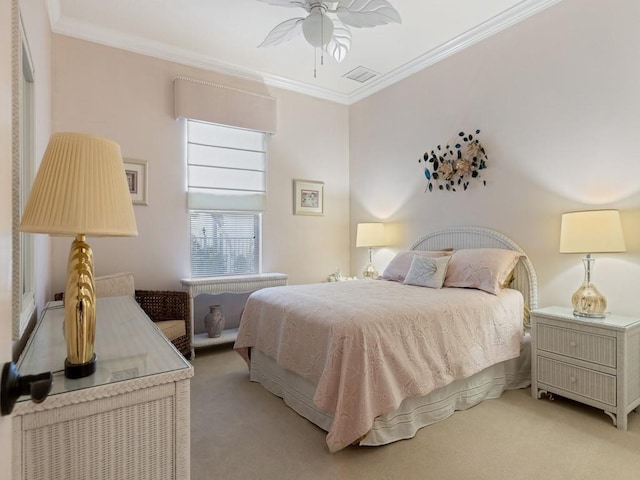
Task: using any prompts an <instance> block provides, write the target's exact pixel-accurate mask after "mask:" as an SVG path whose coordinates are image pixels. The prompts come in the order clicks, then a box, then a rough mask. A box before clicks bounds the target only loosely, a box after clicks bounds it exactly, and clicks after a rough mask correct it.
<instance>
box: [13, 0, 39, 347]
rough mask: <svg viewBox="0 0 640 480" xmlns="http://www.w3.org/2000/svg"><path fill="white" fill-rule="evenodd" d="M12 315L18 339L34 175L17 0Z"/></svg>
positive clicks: (30, 271) (28, 76) (27, 59)
mask: <svg viewBox="0 0 640 480" xmlns="http://www.w3.org/2000/svg"><path fill="white" fill-rule="evenodd" d="M12 12H13V18H12V42H11V43H12V49H13V51H12V55H11V76H12V88H11V91H12V95H11V97H12V112H13V113H12V125H11V132H12V139H11V152H12V163H13V168H12V171H13V178H12V182H13V189H12V221H13V229H12V230H13V231H12V249H13V254H12V272H13V273H12V285H13V287H12V317H13V319H12V320H13V322H12V325H13V340H14V341H15V340H19V339H20V337H21V336H22V334H23V333H24V331H25V330H26V328H27V326H28V325H29V322H30V321H31V319H32V318H33V316H34V315H35V314H36V305H35V295H34V287H35V260H34V258H35V244H34V238H33V234H27V233H21V232H19V231H18V226H19V225H20V217H21V216H22V211H23V209H24V205H25V203H26V201H27V198H28V196H29V190H30V188H31V183H32V181H33V177H34V170H35V161H34V98H33V96H34V80H35V77H34V69H33V62H32V61H31V54H30V51H29V44H28V42H27V38H26V35H25V29H24V26H23V24H22V17H21V16H20V10H19V7H18V0H12Z"/></svg>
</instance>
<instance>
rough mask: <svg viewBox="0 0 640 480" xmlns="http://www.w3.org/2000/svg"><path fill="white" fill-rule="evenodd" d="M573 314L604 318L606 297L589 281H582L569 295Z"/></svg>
mask: <svg viewBox="0 0 640 480" xmlns="http://www.w3.org/2000/svg"><path fill="white" fill-rule="evenodd" d="M571 303H572V304H573V314H574V315H578V316H580V317H587V318H605V317H606V315H605V313H604V312H605V310H606V309H607V299H606V298H605V296H604V295H602V294H601V293H600V292H599V291H598V289H597V288H596V286H595V285H594V284H593V283H591V282H584V283H583V284H582V285H580V288H578V290H576V292H575V293H574V294H573V296H572V297H571Z"/></svg>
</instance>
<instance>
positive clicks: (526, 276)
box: [234, 227, 537, 452]
mask: <svg viewBox="0 0 640 480" xmlns="http://www.w3.org/2000/svg"><path fill="white" fill-rule="evenodd" d="M402 254H403V255H405V263H406V258H409V259H411V263H410V269H409V270H408V271H403V275H404V276H403V277H402V281H398V279H397V278H393V279H390V277H389V274H387V272H388V271H391V270H393V269H392V268H390V267H391V264H390V266H389V267H387V269H385V275H386V279H377V280H354V281H347V282H335V283H323V284H316V285H292V286H286V287H273V288H268V289H263V290H259V291H257V292H255V293H253V294H251V296H250V297H249V299H248V300H247V304H246V306H245V309H244V312H243V315H242V319H241V322H240V328H239V332H238V337H237V340H236V343H235V345H234V348H235V349H236V351H237V352H238V353H239V354H240V355H241V356H242V357H243V358H244V359H245V360H246V361H247V363H248V365H249V369H250V379H251V381H254V382H258V383H260V384H261V385H262V386H263V387H264V388H266V389H267V390H269V391H270V392H272V393H273V394H275V395H277V396H279V397H281V398H283V400H284V402H285V403H286V404H287V405H288V406H289V407H291V408H292V409H293V410H295V411H296V412H297V413H298V414H300V415H302V416H303V417H305V418H307V419H308V420H310V421H311V422H313V423H314V424H316V425H318V426H319V427H320V428H322V429H324V430H325V431H327V432H328V435H327V446H328V448H329V451H331V452H336V451H338V450H340V449H342V448H345V447H347V446H349V445H367V446H376V445H385V444H388V443H391V442H395V441H398V440H402V439H408V438H411V437H413V436H414V435H415V434H416V432H417V431H418V430H419V429H420V428H422V427H425V426H427V425H430V424H433V423H435V422H437V421H440V420H442V419H444V418H447V417H448V416H450V415H452V414H453V413H454V412H455V411H456V410H464V409H467V408H470V407H472V406H474V405H477V404H478V403H480V402H482V401H483V400H485V399H492V398H498V397H499V396H500V395H501V394H502V392H503V391H504V390H507V389H515V388H524V387H527V386H529V385H530V340H529V334H528V332H527V319H528V315H527V314H528V312H529V311H530V310H531V309H534V308H536V307H537V286H536V276H535V271H534V268H533V265H532V264H531V261H530V260H529V258H528V257H527V256H526V255H525V254H524V252H523V250H522V249H521V248H520V247H519V246H518V245H517V244H516V243H515V242H513V241H512V240H511V239H509V238H508V237H506V236H504V235H502V234H500V233H499V232H496V231H493V230H490V229H486V228H481V227H450V228H446V229H444V230H439V231H436V232H432V233H429V234H427V235H426V236H424V237H423V238H421V239H420V240H418V241H417V242H416V243H415V244H414V245H413V246H412V247H411V249H410V251H408V252H402ZM494 255H496V256H497V257H500V259H501V260H500V261H501V262H502V266H501V267H500V268H501V269H503V270H505V269H508V270H509V272H508V274H507V272H506V271H505V272H504V274H501V275H502V276H503V277H504V278H496V277H495V275H494V274H493V273H494V272H491V275H492V276H491V281H492V282H494V283H495V282H498V283H495V285H494V284H491V285H490V286H489V288H486V285H484V284H483V285H480V286H479V288H468V287H469V286H474V287H475V286H476V285H475V283H474V282H476V281H477V278H476V277H474V275H475V276H480V277H482V278H483V279H486V278H488V277H487V276H486V271H487V270H495V269H494V268H493V266H492V267H491V268H487V267H486V265H489V264H490V258H492V257H493V256H494ZM479 256H480V257H479ZM400 257H401V254H400V253H399V254H398V255H397V256H396V258H395V259H394V260H393V261H392V262H391V263H392V264H393V265H399V264H397V263H394V262H396V261H397V259H399V258H400ZM418 257H419V258H418ZM497 257H496V258H497ZM424 258H428V259H429V260H424ZM478 258H480V260H478ZM503 258H509V259H513V260H509V262H511V263H509V265H508V266H507V264H506V263H504V261H503V260H502V259H503ZM470 259H472V260H470ZM463 260H464V261H463ZM465 262H466V263H465ZM469 262H472V263H473V265H472V267H473V268H472V270H473V272H474V273H473V275H471V276H470V275H469V274H468V271H471V270H468V271H466V273H464V275H466V277H464V275H463V276H462V277H459V278H458V277H456V274H460V272H461V271H462V270H460V266H461V265H468V264H469ZM425 265H426V266H427V268H430V269H431V270H430V271H429V276H428V277H421V276H420V275H419V274H420V273H421V272H422V273H424V268H423V270H420V269H419V267H421V268H422V267H425ZM441 265H444V267H443V268H444V270H441V267H440V266H441ZM478 265H481V267H482V268H480V267H478ZM403 268H405V270H406V268H408V267H406V265H405V267H403ZM465 268H466V267H465ZM416 272H418V275H417V276H416ZM442 272H444V273H442ZM478 272H480V273H478ZM391 273H394V272H391ZM441 273H442V276H441V278H440V285H442V284H444V287H445V288H438V281H436V285H435V286H434V285H429V284H428V282H432V281H433V280H434V278H437V277H439V276H440V275H441ZM445 275H446V277H445ZM471 277H473V278H471ZM507 277H508V278H507ZM416 278H417V280H416ZM424 278H429V280H428V281H427V284H426V285H425V284H423V283H422V282H424V281H425V280H424ZM460 278H462V279H463V280H462V282H461V283H460ZM470 278H471V283H470V284H469V283H468V282H469V279H470ZM392 280H396V281H392ZM456 280H458V283H456ZM425 286H426V287H432V288H424V287H425ZM488 292H491V293H488Z"/></svg>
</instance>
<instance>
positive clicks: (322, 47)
mask: <svg viewBox="0 0 640 480" xmlns="http://www.w3.org/2000/svg"><path fill="white" fill-rule="evenodd" d="M320 45H321V46H320V65H324V15H321V16H320Z"/></svg>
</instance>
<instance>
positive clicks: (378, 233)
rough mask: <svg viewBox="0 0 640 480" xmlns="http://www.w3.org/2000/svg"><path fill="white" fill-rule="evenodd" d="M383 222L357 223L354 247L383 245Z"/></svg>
mask: <svg viewBox="0 0 640 480" xmlns="http://www.w3.org/2000/svg"><path fill="white" fill-rule="evenodd" d="M384 245H385V239H384V223H359V224H358V229H357V232H356V247H383V246H384Z"/></svg>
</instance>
